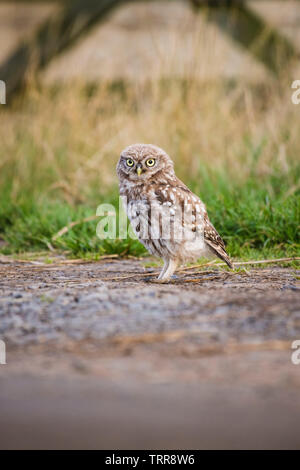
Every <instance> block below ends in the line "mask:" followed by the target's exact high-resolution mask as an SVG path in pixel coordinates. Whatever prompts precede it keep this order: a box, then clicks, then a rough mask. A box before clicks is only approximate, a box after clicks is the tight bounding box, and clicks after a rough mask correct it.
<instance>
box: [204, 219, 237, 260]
mask: <svg viewBox="0 0 300 470" xmlns="http://www.w3.org/2000/svg"><path fill="white" fill-rule="evenodd" d="M204 240H205V242H206V244H207V245H208V246H209V247H210V249H211V250H212V251H213V252H214V253H215V254H216V255H217V256H218V257H219V258H221V259H222V260H223V261H225V263H226V264H227V265H228V266H229V267H230V268H231V269H233V265H232V263H231V261H230V258H229V256H228V254H227V252H226V248H225V243H224V241H223V240H222V238H221V237H220V235H219V234H218V232H217V231H216V229H215V227H214V226H213V224H212V223H211V222H210V220H209V218H208V215H207V213H206V214H205V216H204Z"/></svg>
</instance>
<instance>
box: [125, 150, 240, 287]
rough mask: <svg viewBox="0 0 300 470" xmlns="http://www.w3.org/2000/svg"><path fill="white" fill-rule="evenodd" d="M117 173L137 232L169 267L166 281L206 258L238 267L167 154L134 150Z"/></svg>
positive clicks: (162, 278)
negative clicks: (182, 265)
mask: <svg viewBox="0 0 300 470" xmlns="http://www.w3.org/2000/svg"><path fill="white" fill-rule="evenodd" d="M129 163H130V165H131V166H129ZM150 163H151V166H150ZM117 174H118V177H119V182H120V195H121V196H123V197H124V198H126V203H127V204H126V209H127V214H128V217H129V220H130V222H131V225H132V228H133V230H134V232H135V233H136V235H137V236H138V238H139V240H140V241H141V242H142V243H143V244H144V246H145V247H146V248H147V249H148V251H149V252H150V253H151V254H153V255H156V256H159V257H160V258H162V259H163V260H164V262H165V266H164V268H163V270H162V272H161V274H160V276H159V280H160V281H161V282H166V281H168V280H169V279H170V277H171V275H172V274H173V272H174V271H175V269H176V267H177V265H178V263H184V262H187V261H192V260H196V259H197V258H200V257H201V256H210V255H213V256H218V257H219V258H221V259H222V260H224V261H225V262H226V263H227V265H228V266H229V267H231V268H232V264H231V261H230V259H229V256H228V254H227V253H226V250H225V244H224V242H223V240H222V238H221V237H220V235H219V234H218V232H217V231H216V229H215V228H214V226H213V225H212V224H211V222H210V221H209V218H208V215H207V212H206V208H205V205H204V204H203V202H202V201H201V200H200V199H199V197H198V196H196V195H195V194H193V193H192V191H190V190H189V188H188V187H187V186H186V185H185V184H184V183H183V182H182V181H180V180H179V179H178V178H177V176H176V175H175V172H174V165H173V162H172V160H171V158H170V157H169V156H168V155H167V154H166V152H164V151H163V150H162V149H160V148H159V147H156V146H154V145H150V144H134V145H130V146H129V147H127V148H126V149H124V150H123V152H122V153H121V156H120V159H119V162H118V165H117Z"/></svg>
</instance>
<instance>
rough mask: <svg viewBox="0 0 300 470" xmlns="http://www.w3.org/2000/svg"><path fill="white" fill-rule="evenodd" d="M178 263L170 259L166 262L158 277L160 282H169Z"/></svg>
mask: <svg viewBox="0 0 300 470" xmlns="http://www.w3.org/2000/svg"><path fill="white" fill-rule="evenodd" d="M177 265H178V262H177V261H176V260H174V259H169V260H167V261H165V264H164V267H163V269H162V271H161V273H160V275H159V276H158V279H157V281H158V282H168V281H169V280H170V278H171V276H172V274H173V273H174V271H175V269H176V268H177Z"/></svg>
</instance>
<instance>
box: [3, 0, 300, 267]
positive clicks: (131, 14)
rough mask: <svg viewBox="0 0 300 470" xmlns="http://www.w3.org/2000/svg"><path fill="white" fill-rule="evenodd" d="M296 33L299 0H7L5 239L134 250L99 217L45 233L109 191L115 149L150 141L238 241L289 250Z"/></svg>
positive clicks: (292, 241) (241, 247)
mask: <svg viewBox="0 0 300 470" xmlns="http://www.w3.org/2000/svg"><path fill="white" fill-rule="evenodd" d="M299 39H300V2H299V1H298V0H293V1H292V0H290V1H280V0H276V1H272V0H259V1H258V0H249V1H246V2H244V1H238V0H237V1H229V2H220V1H204V0H195V1H183V0H178V1H176V0H174V1H134V2H124V1H116V0H112V1H108V0H105V1H104V0H103V1H100V0H99V1H95V0H88V1H86V2H81V1H78V0H77V1H75V2H67V1H59V0H57V1H33V0H32V1H26V2H25V1H10V2H5V1H1V2H0V40H1V51H0V64H1V65H0V79H1V80H4V81H5V82H6V87H7V104H6V105H1V107H0V139H1V144H2V145H1V149H0V168H1V172H0V193H1V196H0V197H1V205H0V237H1V241H0V243H1V244H0V249H1V251H2V252H3V253H5V254H10V253H16V252H17V253H18V252H24V251H28V250H30V251H38V252H41V251H44V250H46V251H47V250H49V249H50V250H55V249H60V250H64V251H65V252H67V253H69V254H70V255H71V256H80V257H86V256H88V257H97V256H98V254H103V253H107V252H110V253H119V254H141V253H143V248H142V247H141V246H140V245H139V244H138V243H137V242H133V241H122V240H114V241H110V242H106V243H103V242H101V241H99V240H98V239H97V237H96V235H95V226H96V221H93V220H92V221H91V220H89V221H88V222H86V223H82V224H78V225H77V226H76V227H74V228H73V229H72V230H70V231H69V232H68V233H67V234H66V235H65V236H64V237H59V238H58V239H56V240H53V238H52V237H53V235H54V234H55V233H56V232H57V231H59V229H60V228H61V227H63V226H65V225H66V224H67V223H69V222H70V221H74V220H75V221H80V220H85V219H86V218H87V217H91V216H92V215H95V210H96V207H97V205H98V204H100V203H101V202H103V201H104V200H105V201H106V202H115V201H116V198H117V195H118V189H117V180H116V174H115V166H116V163H117V160H118V156H119V154H120V152H121V150H122V149H123V148H124V147H125V146H127V145H128V144H131V143H134V142H146V143H154V144H156V145H159V146H161V147H162V148H164V149H165V150H166V151H167V152H168V153H169V154H170V155H171V157H172V158H173V159H174V160H175V164H176V171H177V173H178V175H179V177H181V178H182V179H183V180H184V181H185V182H186V183H187V184H189V185H190V186H191V188H192V189H193V190H194V191H195V192H197V193H198V194H199V195H200V196H201V197H202V198H203V199H204V201H205V202H206V204H207V207H208V211H209V214H210V217H211V219H212V221H213V222H214V224H215V225H216V227H217V229H218V230H219V231H220V232H221V233H222V234H223V236H224V238H225V240H226V242H227V243H228V249H229V252H230V253H231V255H232V256H236V257H242V258H243V257H244V258H257V257H264V256H271V257H272V256H281V255H283V254H288V255H294V254H295V253H296V252H297V251H298V248H299V245H298V238H297V237H298V226H299V150H300V141H299V112H300V106H299V107H298V106H297V105H294V104H293V103H292V101H291V95H292V92H293V90H292V89H291V84H292V82H293V81H294V80H296V79H297V78H299V77H300V71H299ZM233 234H239V240H238V243H237V241H236V237H235V236H234V235H233Z"/></svg>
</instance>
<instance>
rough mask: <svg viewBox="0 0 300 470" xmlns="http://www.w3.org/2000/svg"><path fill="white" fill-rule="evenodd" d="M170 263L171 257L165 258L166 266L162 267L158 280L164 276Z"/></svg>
mask: <svg viewBox="0 0 300 470" xmlns="http://www.w3.org/2000/svg"><path fill="white" fill-rule="evenodd" d="M169 264H170V260H169V259H165V260H164V267H163V268H162V270H161V272H160V274H159V276H158V278H157V280H158V281H160V280H161V278H162V277H163V275H164V274H165V272H166V270H167V269H168V266H169Z"/></svg>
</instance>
